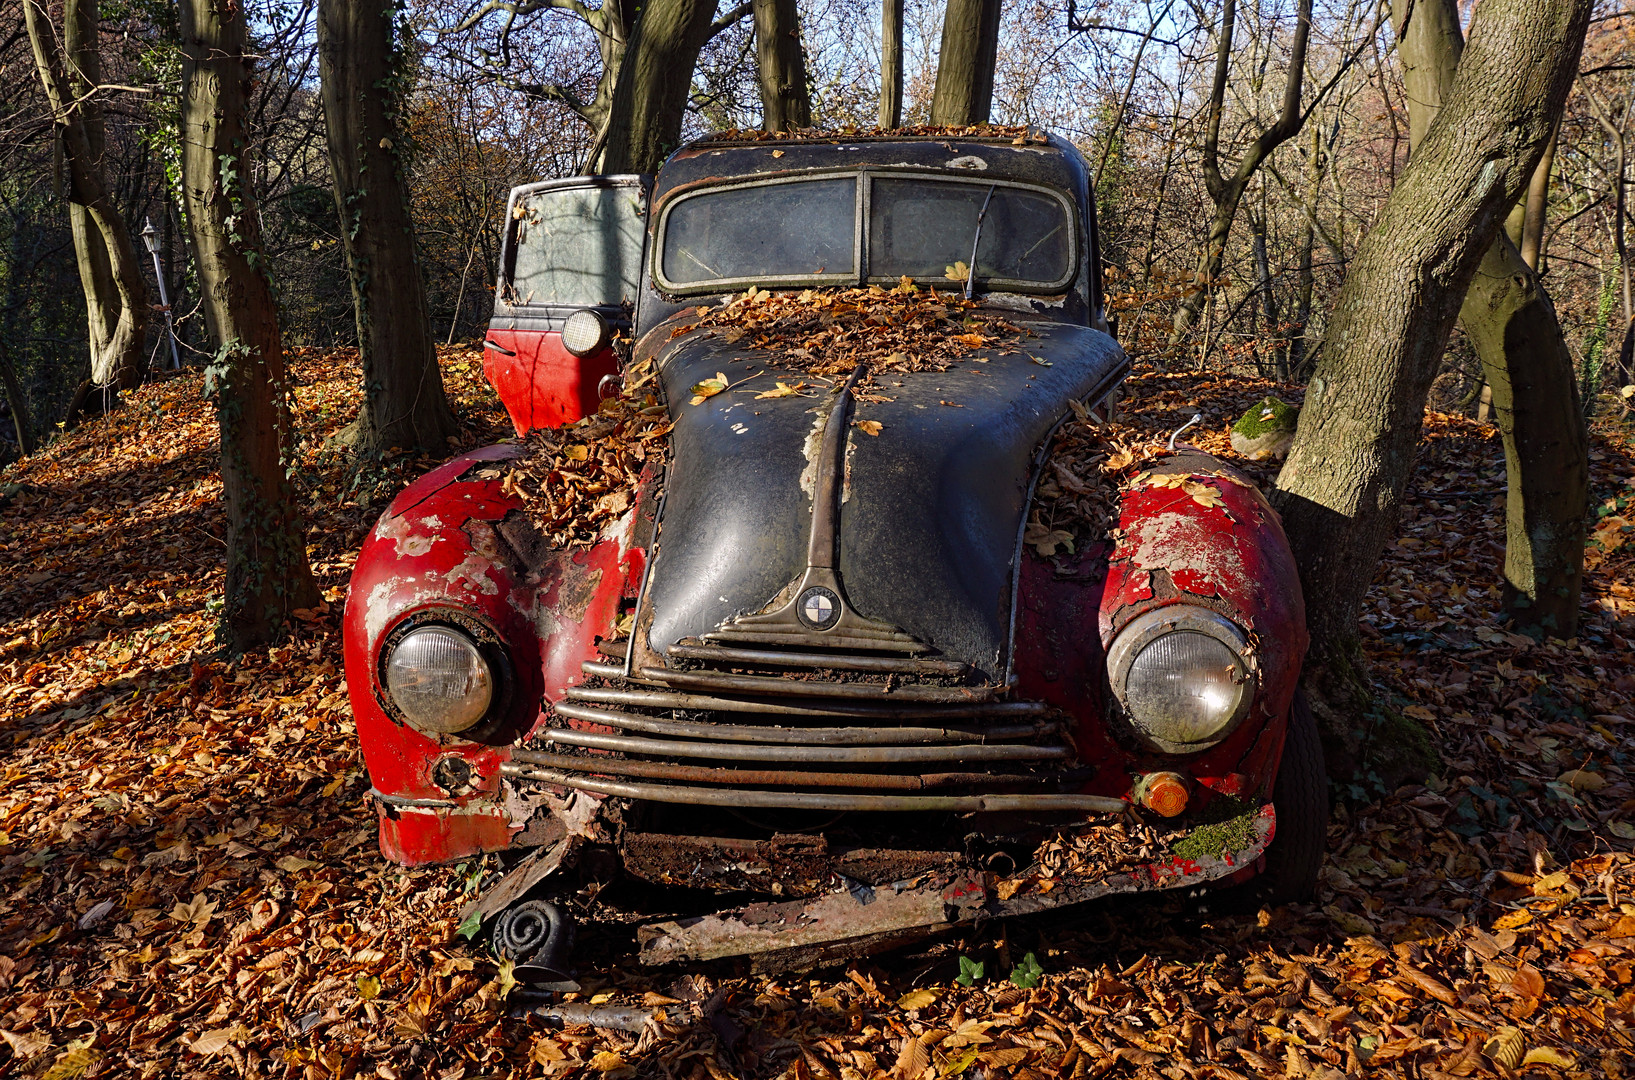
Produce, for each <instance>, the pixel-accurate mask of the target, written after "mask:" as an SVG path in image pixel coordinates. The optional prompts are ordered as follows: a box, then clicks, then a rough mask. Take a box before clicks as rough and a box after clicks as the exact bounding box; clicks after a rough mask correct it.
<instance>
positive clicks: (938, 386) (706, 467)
mask: <svg viewBox="0 0 1635 1080" xmlns="http://www.w3.org/2000/svg"><path fill="white" fill-rule="evenodd" d="M1005 314H1006V317H1007V318H1009V319H1011V320H1012V321H1013V322H1015V323H1017V325H1022V326H1025V327H1026V329H1028V330H1029V331H1031V336H1029V337H1027V338H1026V339H1024V340H1023V342H1022V343H1020V344H1019V345H1018V346H1016V347H1015V348H1014V349H1013V350H1012V351H1009V352H1006V353H1002V352H999V351H994V350H986V351H978V352H974V353H972V354H971V355H970V356H969V357H968V358H966V359H965V360H963V361H962V362H958V363H955V364H954V365H952V366H951V367H949V368H948V369H947V370H946V371H941V372H935V371H927V372H915V373H907V374H893V373H880V374H879V375H877V376H876V377H875V379H874V382H873V386H872V387H870V388H869V389H870V394H871V396H878V397H885V398H889V399H890V400H886V401H880V400H871V399H870V398H865V399H864V400H861V401H857V402H855V403H853V404H851V406H850V407H851V410H852V411H851V415H850V416H849V418H847V419H848V421H849V422H847V423H846V424H845V426H844V427H843V428H840V427H838V425H830V424H828V418H829V414H830V411H831V410H832V409H834V408H835V407H836V405H837V402H839V401H840V399H841V394H840V393H838V392H837V391H838V386H831V385H829V381H828V380H823V379H814V378H813V377H811V376H809V375H802V374H800V373H799V372H798V371H796V370H794V369H793V368H792V367H790V366H788V365H787V362H784V363H780V361H781V360H782V359H783V358H782V357H781V356H780V355H779V354H777V353H775V352H770V351H765V350H757V349H746V348H744V347H742V346H739V345H734V344H731V343H729V342H727V341H725V340H724V339H722V338H721V337H719V336H717V335H716V334H715V333H713V332H711V331H707V330H706V331H693V332H691V333H685V334H682V335H680V336H678V337H677V338H675V339H674V340H673V341H671V340H667V335H668V334H669V332H670V327H669V326H668V325H663V326H660V327H657V328H655V330H654V331H653V332H652V333H651V334H650V335H648V336H647V337H646V338H645V339H644V341H643V343H642V345H643V347H642V348H640V349H639V350H638V353H639V358H643V359H645V355H652V356H654V357H655V359H656V360H657V365H658V369H659V373H660V377H661V379H662V381H663V386H664V392H665V395H666V399H667V401H668V403H669V408H670V412H671V415H672V417H673V418H674V420H675V429H674V432H673V435H672V447H673V457H672V459H671V466H670V469H669V474H668V476H667V479H666V483H665V495H664V507H663V512H662V519H661V524H660V534H659V540H658V552H657V555H656V559H655V562H654V564H653V570H652V576H651V578H650V579H649V581H648V583H647V587H646V590H645V598H644V601H643V608H644V611H645V613H646V615H645V618H644V620H643V621H644V622H645V623H646V624H647V638H648V643H649V644H650V646H651V647H652V648H653V649H654V650H655V651H656V652H657V653H660V654H663V653H664V652H665V650H666V649H668V648H669V647H670V646H672V645H675V644H677V643H678V642H681V641H683V640H684V639H692V638H699V637H703V636H704V635H705V634H708V633H710V632H712V631H715V630H717V628H718V627H721V626H722V625H723V623H725V622H726V621H728V620H729V619H732V618H733V617H734V616H743V615H747V614H749V613H753V612H759V611H765V610H768V609H769V608H770V607H771V606H772V605H773V602H774V600H775V599H776V600H779V602H783V601H786V600H787V598H788V590H789V589H790V587H791V585H792V583H794V582H796V581H798V580H800V578H801V575H802V573H803V571H805V570H806V569H807V567H808V553H809V536H810V533H811V531H812V524H813V520H814V506H815V504H816V503H818V502H821V499H815V496H816V495H818V494H820V493H818V492H817V490H816V488H817V479H816V475H817V472H818V469H817V462H818V458H819V456H820V454H821V452H822V445H823V442H824V438H825V434H824V433H825V430H826V429H827V430H829V431H831V432H833V431H837V430H840V431H844V433H845V435H844V437H845V439H846V446H845V451H844V470H843V482H837V485H836V486H837V488H838V491H837V493H836V494H837V498H838V515H837V519H838V527H837V530H836V532H837V543H836V545H835V546H836V549H837V550H836V559H835V565H834V571H835V575H836V576H837V577H838V579H839V584H840V587H841V589H842V590H843V593H844V595H845V599H846V602H848V603H849V605H850V606H851V607H852V608H854V609H855V610H856V612H857V613H858V614H860V615H861V616H864V617H865V618H867V619H872V620H878V621H879V622H881V623H885V624H891V625H892V626H894V627H897V628H900V629H901V630H902V631H903V632H905V633H907V634H909V635H912V636H913V637H914V638H917V639H918V640H919V641H921V642H924V643H926V644H927V645H929V646H930V647H931V648H932V649H933V650H934V651H935V652H936V653H937V654H939V655H942V656H946V657H948V658H950V659H956V660H960V661H963V662H965V663H967V664H969V665H971V667H972V668H974V669H975V670H976V671H977V672H978V673H980V674H981V675H982V676H984V677H985V678H986V679H988V680H989V681H998V680H1000V679H1002V678H1003V677H1004V673H1005V670H1006V667H1007V664H1008V661H1009V658H1008V649H1009V635H1010V626H1011V609H1012V604H1013V581H1014V578H1015V568H1016V559H1017V557H1018V547H1019V537H1020V532H1021V526H1022V519H1023V515H1024V513H1025V511H1026V505H1027V498H1028V492H1029V488H1030V485H1031V483H1032V478H1033V472H1034V469H1035V460H1036V451H1037V450H1038V448H1039V446H1040V443H1041V441H1042V440H1043V439H1044V438H1045V437H1046V436H1047V435H1048V434H1049V433H1050V432H1051V431H1052V430H1053V429H1054V428H1055V426H1056V425H1057V424H1058V423H1059V422H1060V421H1061V419H1062V418H1063V417H1064V416H1066V415H1069V413H1070V408H1071V406H1070V404H1069V402H1070V401H1072V400H1078V401H1082V402H1085V403H1086V404H1090V405H1094V404H1095V403H1096V402H1098V401H1099V400H1100V399H1101V398H1102V397H1104V396H1105V395H1106V394H1107V393H1109V392H1110V391H1111V390H1112V389H1113V388H1114V387H1115V386H1116V385H1117V384H1118V383H1119V381H1120V380H1121V379H1122V378H1123V376H1124V375H1125V373H1126V372H1127V371H1128V367H1129V363H1128V360H1127V358H1126V357H1125V354H1124V351H1123V349H1121V348H1120V347H1119V346H1118V344H1117V343H1116V342H1115V341H1114V340H1113V339H1112V338H1110V337H1109V336H1107V335H1106V334H1103V333H1101V332H1099V331H1096V330H1093V329H1090V328H1088V327H1084V326H1078V325H1071V324H1066V323H1059V322H1053V321H1048V320H1044V319H1028V318H1018V317H1017V316H1016V314H1015V313H1013V312H1006V313H1005ZM655 342H656V344H654V343H655ZM640 354H645V355H640ZM757 372H761V374H755V373H757ZM717 373H722V374H724V375H726V377H727V378H728V380H729V381H730V382H732V383H734V384H737V383H738V382H739V381H740V380H745V379H748V380H749V381H747V382H743V383H742V385H734V386H733V387H732V388H731V389H729V390H728V391H727V392H725V393H721V394H717V395H715V396H713V397H709V398H707V399H705V400H703V401H700V402H699V403H698V404H692V400H693V395H692V394H691V392H690V387H692V386H693V385H694V384H696V383H698V382H700V381H701V380H704V379H709V378H713V377H714V376H715V375H716V374H717ZM751 376H753V378H751ZM779 381H782V382H784V383H787V384H790V385H793V384H795V383H797V382H805V383H806V384H807V387H808V389H807V390H805V391H803V393H807V394H811V395H812V396H809V397H808V396H791V397H779V398H757V397H756V394H757V393H759V392H762V391H766V390H772V389H773V388H774V386H775V384H776V383H777V382H779ZM862 421H874V422H877V423H878V424H879V425H880V426H879V428H878V434H877V435H871V434H869V433H868V432H869V431H871V430H874V429H873V425H872V424H869V425H866V426H859V422H862ZM780 592H781V593H783V594H784V595H783V596H782V597H781V598H780ZM1086 632H1094V631H1093V629H1092V628H1087V630H1086Z"/></svg>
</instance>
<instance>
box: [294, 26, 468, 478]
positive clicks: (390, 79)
mask: <svg viewBox="0 0 1635 1080" xmlns="http://www.w3.org/2000/svg"><path fill="white" fill-rule="evenodd" d="M400 13H401V9H400V8H399V6H398V5H397V4H396V3H393V2H390V0H320V2H319V4H318V62H319V70H320V73H321V76H322V80H323V91H322V93H323V104H324V123H325V124H326V126H327V127H328V134H329V140H328V141H329V165H330V171H331V173H332V174H333V175H334V181H335V206H336V209H337V210H338V211H339V213H340V224H341V238H342V240H343V241H344V243H345V247H346V263H347V273H348V276H349V277H350V279H351V283H352V307H353V311H354V312H355V315H356V319H357V327H358V351H359V354H360V356H361V359H362V361H363V407H362V408H361V409H360V410H359V412H358V418H357V420H356V421H355V422H354V423H352V425H351V426H349V427H348V428H347V429H346V430H345V431H344V432H342V433H341V435H340V441H342V442H344V443H346V444H347V445H350V446H352V447H354V448H355V449H359V450H364V451H369V452H375V453H378V452H380V451H382V450H386V449H388V448H390V447H404V448H407V447H416V448H421V449H431V450H438V451H442V450H445V449H447V446H448V438H449V436H451V435H453V434H455V433H456V432H457V431H458V430H459V424H458V423H457V422H456V421H455V419H454V414H453V413H452V412H451V411H450V410H449V405H448V397H447V395H446V394H445V393H444V392H443V375H442V372H441V371H440V370H438V367H437V350H436V347H435V346H434V344H433V342H432V336H431V316H430V314H429V313H428V312H427V309H426V290H425V287H424V285H423V284H422V283H421V280H420V265H419V260H418V258H417V251H416V245H415V239H414V219H413V217H412V216H411V215H410V213H409V190H408V181H407V177H406V176H405V173H406V172H407V170H408V157H409V144H408V137H407V135H406V133H405V131H404V126H403V124H402V122H401V119H402V115H403V102H404V98H405V95H406V94H407V92H408V89H409V82H410V75H409V72H408V71H407V69H406V62H405V59H404V55H403V50H402V49H401V48H400V47H399V44H398V27H397V19H398V17H399V15H400Z"/></svg>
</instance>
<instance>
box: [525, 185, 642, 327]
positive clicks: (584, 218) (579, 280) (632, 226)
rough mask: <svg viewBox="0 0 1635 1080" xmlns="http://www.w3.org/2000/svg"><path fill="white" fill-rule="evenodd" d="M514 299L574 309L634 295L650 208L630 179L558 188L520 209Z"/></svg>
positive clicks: (528, 197) (528, 198)
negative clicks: (608, 184) (612, 183)
mask: <svg viewBox="0 0 1635 1080" xmlns="http://www.w3.org/2000/svg"><path fill="white" fill-rule="evenodd" d="M512 219H513V224H514V226H515V230H514V232H513V233H512V234H511V249H512V265H511V276H510V283H509V284H510V295H509V296H508V297H507V298H506V299H507V300H509V302H511V303H513V304H560V305H571V306H574V307H589V306H594V305H604V304H618V303H622V302H624V301H627V300H630V301H634V300H635V298H636V289H637V285H638V284H639V282H640V277H641V255H642V241H643V236H644V232H645V229H646V212H645V210H644V209H643V207H642V200H641V191H640V189H639V188H637V187H634V186H630V185H619V186H614V187H581V188H555V189H548V190H545V191H540V192H536V193H534V194H532V195H526V196H523V197H522V198H519V199H518V200H517V203H516V205H515V207H514V208H513V210H512Z"/></svg>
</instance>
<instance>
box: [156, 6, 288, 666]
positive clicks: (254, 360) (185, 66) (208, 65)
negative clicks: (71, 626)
mask: <svg viewBox="0 0 1635 1080" xmlns="http://www.w3.org/2000/svg"><path fill="white" fill-rule="evenodd" d="M180 14H181V32H182V83H183V87H182V194H183V198H184V199H185V201H186V205H187V222H188V226H189V229H190V230H191V232H192V236H193V251H194V255H195V258H197V260H198V268H199V288H200V292H201V293H202V299H203V306H204V314H205V319H206V321H207V323H208V324H209V327H210V336H211V338H212V339H213V340H214V343H215V345H216V348H217V352H216V359H215V362H214V363H213V364H212V365H211V366H210V368H209V369H208V370H207V381H206V386H207V389H210V390H213V393H214V397H215V400H216V412H217V417H218V420H219V421H220V425H221V482H222V494H223V495H224V497H225V499H226V503H227V597H226V605H225V607H224V608H223V611H222V618H221V624H220V626H219V628H218V630H217V639H218V641H219V643H220V644H221V645H223V646H224V647H226V648H228V649H231V650H234V651H242V650H244V649H246V648H249V647H251V646H254V645H257V644H260V643H262V642H265V641H268V640H271V639H273V638H275V637H276V636H277V635H278V633H279V632H280V628H281V626H282V624H283V623H284V621H285V618H286V617H287V616H288V615H289V614H290V612H292V611H293V610H295V609H296V608H303V607H311V606H312V605H313V604H315V603H317V601H318V588H317V585H316V584H315V583H314V581H313V579H312V570H311V569H310V568H309V567H308V565H307V551H306V545H305V542H304V540H303V538H302V528H301V519H300V515H299V513H298V512H297V510H296V505H295V492H294V490H293V489H292V487H291V485H290V483H289V480H288V479H287V474H286V463H287V456H286V455H287V453H288V451H289V447H290V443H291V441H292V440H291V431H290V412H289V398H288V395H289V386H288V383H287V382H286V381H285V375H284V353H283V349H282V346H281V344H280V342H279V336H278V317H277V314H276V308H275V307H274V304H273V295H272V286H271V283H270V282H269V281H268V280H267V273H266V266H267V261H266V255H265V253H264V252H263V251H262V250H261V236H260V231H259V229H258V228H257V222H258V221H259V220H260V217H259V214H258V212H257V209H256V206H255V203H254V201H253V196H252V194H251V189H250V186H249V184H247V183H246V182H245V180H246V176H247V174H248V173H249V168H248V167H247V164H246V162H245V160H244V153H245V146H246V145H247V144H248V142H249V139H248V132H247V131H246V130H245V125H244V105H245V99H246V98H247V96H248V94H249V90H250V81H251V78H252V72H253V69H252V63H253V61H252V59H251V58H250V57H249V56H247V55H246V53H245V41H246V37H247V33H246V30H245V25H244V9H243V8H242V7H232V8H226V7H224V6H223V5H221V4H219V3H217V2H216V0H182V3H181V6H180Z"/></svg>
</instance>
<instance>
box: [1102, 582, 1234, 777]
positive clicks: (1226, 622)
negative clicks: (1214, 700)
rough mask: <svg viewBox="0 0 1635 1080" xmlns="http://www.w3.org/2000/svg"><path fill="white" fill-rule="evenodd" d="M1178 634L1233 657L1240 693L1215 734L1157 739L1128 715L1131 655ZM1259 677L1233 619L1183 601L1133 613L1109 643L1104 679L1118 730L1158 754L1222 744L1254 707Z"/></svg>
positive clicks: (1199, 750) (1190, 750) (1198, 749)
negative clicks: (1189, 738) (1180, 739)
mask: <svg viewBox="0 0 1635 1080" xmlns="http://www.w3.org/2000/svg"><path fill="white" fill-rule="evenodd" d="M1177 633H1191V634H1201V635H1203V636H1204V637H1208V638H1212V639H1214V640H1215V641H1217V642H1219V643H1220V644H1221V645H1223V646H1224V647H1225V648H1226V650H1227V651H1228V652H1229V653H1231V655H1232V656H1233V661H1232V662H1233V665H1234V668H1235V672H1234V674H1235V677H1236V678H1237V680H1238V681H1240V682H1241V683H1243V684H1244V692H1243V693H1242V694H1241V695H1240V696H1239V698H1238V704H1237V707H1236V709H1235V710H1234V711H1233V713H1232V715H1231V716H1230V717H1228V718H1227V720H1226V722H1225V723H1223V724H1222V725H1221V726H1220V728H1219V729H1218V730H1217V731H1215V732H1214V734H1212V735H1210V736H1209V737H1207V738H1205V739H1200V740H1198V741H1196V742H1176V741H1172V740H1169V739H1165V738H1162V737H1160V736H1157V735H1155V734H1153V733H1152V732H1150V731H1145V730H1143V729H1142V728H1140V727H1138V726H1137V725H1136V724H1135V723H1134V722H1133V721H1132V719H1131V716H1130V709H1129V676H1130V670H1131V669H1132V668H1133V667H1134V666H1135V662H1136V659H1137V658H1138V657H1140V656H1141V654H1142V653H1143V652H1144V651H1145V650H1146V648H1147V646H1149V645H1151V644H1152V643H1153V642H1155V641H1157V640H1158V639H1159V638H1162V637H1167V636H1168V635H1170V634H1177ZM1259 675H1260V670H1259V664H1258V663H1257V662H1256V657H1255V653H1254V649H1253V648H1252V647H1251V645H1250V642H1249V637H1248V635H1247V634H1246V633H1244V631H1243V629H1242V628H1241V627H1239V626H1238V624H1237V623H1235V622H1233V621H1232V620H1231V619H1228V618H1227V617H1226V616H1224V615H1222V614H1220V613H1219V612H1216V611H1212V610H1210V609H1209V608H1206V607H1200V606H1198V605H1196V604H1188V603H1184V602H1183V603H1178V604H1169V605H1166V606H1164V607H1159V608H1153V609H1151V610H1149V611H1144V612H1142V613H1141V614H1140V615H1137V616H1136V617H1135V618H1133V619H1131V620H1130V621H1129V622H1128V623H1126V624H1125V625H1124V627H1123V629H1121V630H1120V631H1119V632H1118V633H1117V634H1116V635H1115V636H1114V638H1113V644H1112V646H1111V647H1110V648H1109V649H1108V650H1107V679H1108V683H1109V685H1110V688H1111V690H1112V693H1113V697H1114V699H1115V700H1116V701H1117V703H1118V712H1119V717H1120V719H1121V720H1122V721H1123V724H1122V727H1123V730H1124V731H1125V732H1127V733H1128V734H1129V735H1130V736H1131V737H1132V738H1134V739H1135V740H1136V741H1137V742H1139V743H1140V744H1141V745H1142V746H1143V747H1145V748H1146V749H1149V750H1156V751H1158V752H1159V753H1163V754H1196V753H1199V752H1201V751H1204V750H1208V749H1210V748H1212V747H1215V746H1219V745H1220V744H1221V743H1223V742H1225V741H1226V739H1227V738H1229V737H1230V736H1231V734H1232V733H1233V732H1234V731H1236V730H1237V729H1238V727H1239V725H1241V724H1242V723H1243V721H1244V718H1245V717H1247V716H1248V715H1249V712H1250V710H1251V709H1252V708H1253V707H1254V703H1255V697H1256V691H1257V690H1258V689H1259Z"/></svg>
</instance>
